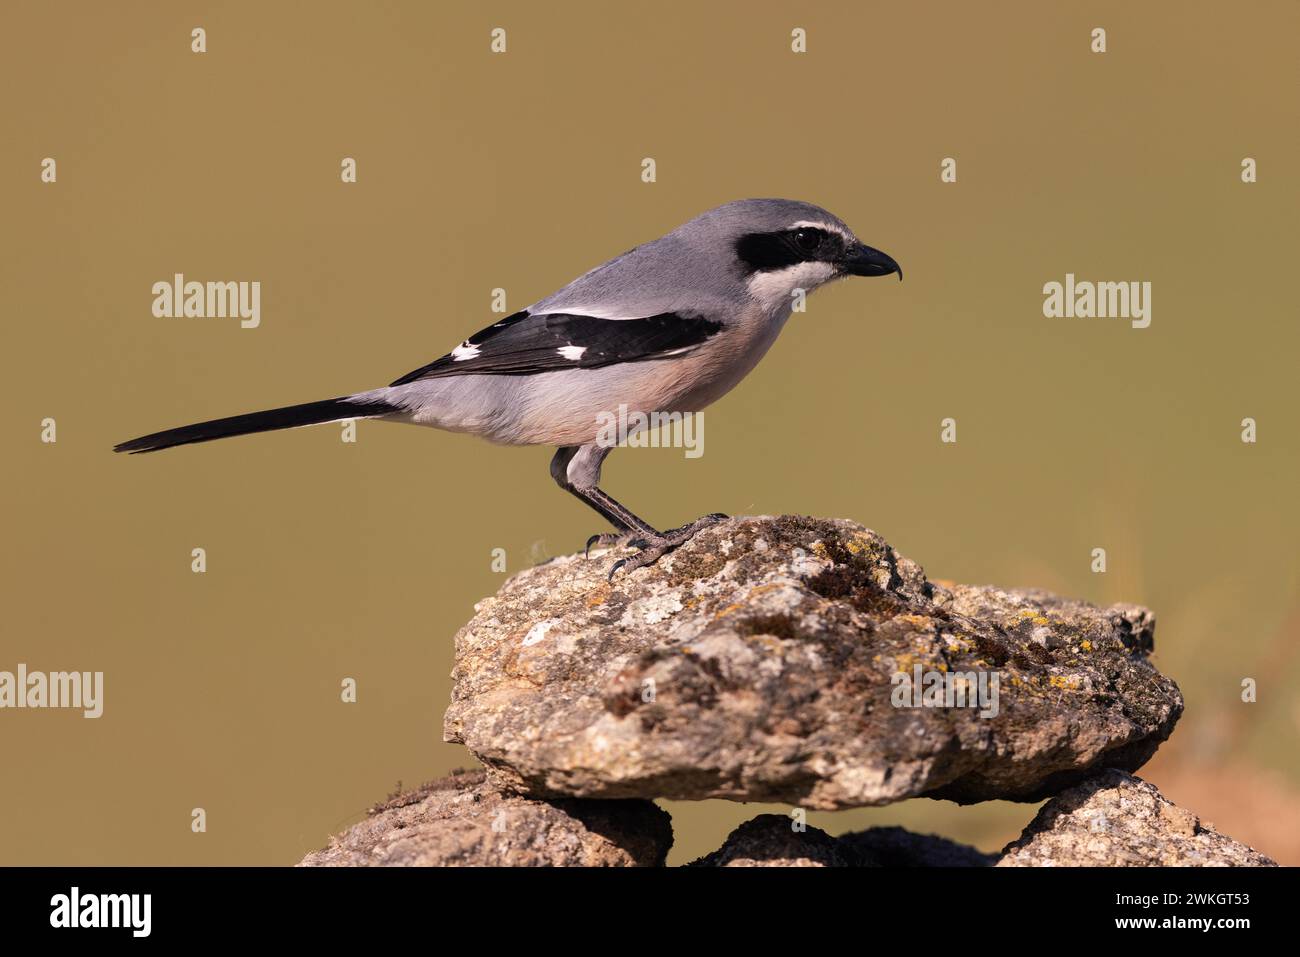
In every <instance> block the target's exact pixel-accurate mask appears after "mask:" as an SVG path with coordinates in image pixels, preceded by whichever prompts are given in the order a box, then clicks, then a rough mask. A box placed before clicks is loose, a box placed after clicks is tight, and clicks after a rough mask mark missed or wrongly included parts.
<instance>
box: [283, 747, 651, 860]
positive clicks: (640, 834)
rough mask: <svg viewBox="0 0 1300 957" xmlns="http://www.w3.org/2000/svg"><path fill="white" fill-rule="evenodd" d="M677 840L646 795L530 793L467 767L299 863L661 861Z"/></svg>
mask: <svg viewBox="0 0 1300 957" xmlns="http://www.w3.org/2000/svg"><path fill="white" fill-rule="evenodd" d="M494 825H495V826H494ZM672 843H673V828H672V822H671V820H670V819H669V817H668V814H667V813H666V812H665V811H662V810H660V809H659V808H658V807H656V806H655V805H654V804H652V803H650V802H649V801H587V800H567V801H534V800H530V799H528V798H523V797H512V796H508V795H503V794H501V793H499V792H498V791H497V790H496V789H495V788H493V787H492V786H491V785H490V784H488V783H487V781H486V779H485V775H484V774H483V772H482V771H469V772H457V773H455V774H453V775H452V776H451V777H448V778H443V779H442V780H439V781H432V782H430V783H428V784H426V785H424V786H423V787H420V788H418V789H416V790H414V791H411V792H408V793H406V794H402V795H399V796H397V797H394V798H391V799H389V800H388V801H386V802H385V803H383V804H380V805H377V806H375V807H373V808H371V809H370V812H369V814H368V816H367V817H366V819H365V820H364V821H362V822H361V823H359V824H356V825H354V826H353V827H351V828H349V829H348V830H347V831H345V832H344V833H343V834H341V835H338V836H336V837H334V838H333V839H332V840H331V841H330V845H329V846H328V847H326V848H324V849H322V850H319V851H315V852H313V853H311V854H308V855H307V856H306V857H304V858H303V859H302V861H301V863H300V864H299V866H300V867H365V866H408V867H420V866H434V867H437V866H448V865H458V866H476V865H487V866H503V865H504V866H512V867H531V866H566V865H581V866H588V867H593V866H594V867H636V866H642V867H647V866H648V867H658V866H662V865H663V863H664V860H665V858H666V857H667V856H668V849H669V848H670V847H671V846H672Z"/></svg>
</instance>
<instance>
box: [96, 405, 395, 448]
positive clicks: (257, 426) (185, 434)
mask: <svg viewBox="0 0 1300 957" xmlns="http://www.w3.org/2000/svg"><path fill="white" fill-rule="evenodd" d="M396 411H397V407H396V406H393V405H390V404H389V403H387V402H382V401H359V402H353V401H349V400H348V399H347V398H346V397H343V398H338V399H325V400H323V401H321V402H307V403H305V404H303V405H290V406H285V407H284V408H283V409H268V410H267V411H265V412H249V413H247V414H246V415H232V416H230V417H229V418H225V419H213V420H212V421H211V422H196V423H195V424H194V425H183V426H181V427H180V428H179V429H168V430H167V431H165V432H154V433H153V434H152V435H142V436H140V438H138V439H131V441H129V442H122V443H120V444H118V445H115V446H113V451H114V452H133V453H134V452H157V451H158V450H159V449H170V448H171V447H172V446H174V445H189V444H191V443H193V442H211V441H212V440H213V439H224V438H228V437H229V436H232V435H251V434H252V433H254V432H273V431H275V430H276V429H293V428H297V427H298V426H300V425H318V424H319V423H321V422H337V421H339V420H341V419H367V418H374V417H375V416H379V415H387V414H389V413H390V412H396Z"/></svg>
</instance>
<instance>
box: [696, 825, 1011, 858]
mask: <svg viewBox="0 0 1300 957" xmlns="http://www.w3.org/2000/svg"><path fill="white" fill-rule="evenodd" d="M996 860H997V857H996V856H995V855H992V854H982V853H980V852H979V851H977V850H976V849H975V848H973V847H968V846H967V845H965V844H958V843H957V842H955V841H950V840H948V839H947V838H943V837H936V836H933V835H926V834H913V833H911V832H910V831H905V830H903V829H902V828H901V827H873V828H868V829H867V830H865V831H856V832H854V833H852V834H845V835H842V836H841V837H838V838H835V837H831V836H830V835H829V834H827V833H826V832H825V831H823V830H821V829H819V828H815V827H807V828H806V829H805V830H803V831H796V830H795V829H794V827H793V821H792V820H791V819H790V818H788V817H783V816H781V815H779V814H760V815H759V816H758V817H756V818H753V819H752V820H749V821H746V822H745V823H744V824H742V825H740V827H738V828H736V829H735V830H734V831H732V832H731V834H730V835H729V836H728V837H727V840H726V842H725V843H724V844H723V845H722V847H720V848H718V850H716V851H714V852H713V853H712V854H708V855H706V856H704V857H702V858H700V859H699V860H697V861H692V862H691V864H690V866H691V867H990V866H992V864H993V863H994V862H995V861H996Z"/></svg>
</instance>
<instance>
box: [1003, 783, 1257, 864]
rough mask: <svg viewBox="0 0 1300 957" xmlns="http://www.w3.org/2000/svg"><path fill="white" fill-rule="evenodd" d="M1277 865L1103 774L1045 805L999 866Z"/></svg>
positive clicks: (1144, 788)
mask: <svg viewBox="0 0 1300 957" xmlns="http://www.w3.org/2000/svg"><path fill="white" fill-rule="evenodd" d="M1052 866H1055V867H1076V866H1078V867H1088V866H1092V867H1170V866H1174V867H1276V866H1277V865H1276V863H1275V862H1274V861H1272V860H1271V859H1269V858H1267V857H1265V856H1264V855H1263V854H1260V853H1259V852H1258V851H1256V850H1254V849H1253V848H1249V847H1247V846H1246V845H1244V844H1238V843H1237V842H1236V841H1234V840H1232V838H1230V837H1225V836H1224V835H1222V834H1220V833H1219V832H1218V831H1216V830H1214V828H1213V827H1212V826H1210V825H1208V824H1203V823H1202V822H1201V821H1200V820H1199V819H1198V818H1197V816H1196V815H1195V814H1193V813H1192V812H1191V811H1188V810H1186V809H1185V808H1181V807H1179V806H1178V805H1176V804H1174V803H1173V802H1172V801H1170V800H1168V799H1167V798H1165V797H1164V796H1163V795H1162V794H1161V793H1160V792H1159V791H1158V790H1157V789H1156V788H1155V787H1154V786H1153V785H1151V784H1148V783H1147V782H1146V781H1143V780H1140V779H1139V778H1135V777H1133V776H1132V775H1131V774H1125V773H1124V772H1122V771H1113V770H1110V771H1103V772H1102V773H1100V774H1098V775H1096V776H1094V777H1092V778H1090V779H1089V780H1087V781H1085V782H1083V783H1082V784H1078V785H1075V786H1074V787H1072V788H1070V789H1069V790H1068V791H1065V792H1063V793H1062V794H1060V795H1058V796H1057V797H1056V798H1054V799H1052V800H1051V801H1048V802H1047V803H1046V804H1045V805H1043V807H1042V809H1041V810H1040V811H1039V812H1038V815H1037V816H1036V817H1035V818H1034V819H1033V821H1031V822H1030V824H1029V826H1028V827H1027V828H1025V832H1024V833H1023V834H1021V835H1020V839H1019V840H1017V841H1014V842H1012V843H1011V844H1008V845H1007V846H1006V848H1005V849H1004V850H1003V852H1002V859H1001V860H999V861H998V867H1052Z"/></svg>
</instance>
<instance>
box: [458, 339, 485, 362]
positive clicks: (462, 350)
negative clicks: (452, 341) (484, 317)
mask: <svg viewBox="0 0 1300 957" xmlns="http://www.w3.org/2000/svg"><path fill="white" fill-rule="evenodd" d="M478 351H479V350H478V346H476V345H471V344H470V341H469V340H468V339H466V340H465V341H464V342H462V343H461V344H460V345H458V346H457V347H456V348H455V349H452V350H451V361H452V362H464V361H465V360H466V359H477V358H478Z"/></svg>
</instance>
